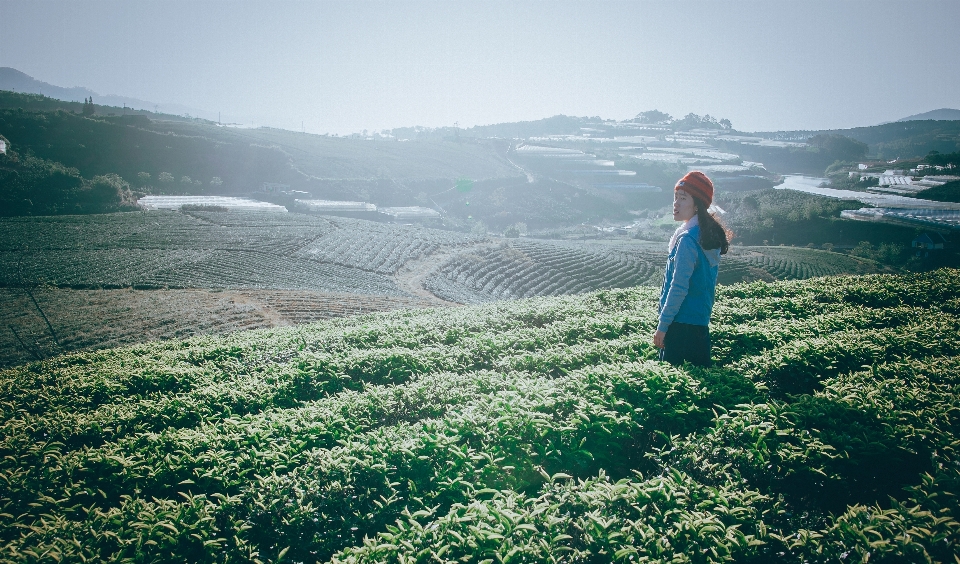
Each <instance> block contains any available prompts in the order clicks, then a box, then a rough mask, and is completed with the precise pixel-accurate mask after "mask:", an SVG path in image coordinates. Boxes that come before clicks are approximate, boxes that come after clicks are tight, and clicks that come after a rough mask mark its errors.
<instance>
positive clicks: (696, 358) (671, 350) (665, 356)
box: [660, 321, 711, 366]
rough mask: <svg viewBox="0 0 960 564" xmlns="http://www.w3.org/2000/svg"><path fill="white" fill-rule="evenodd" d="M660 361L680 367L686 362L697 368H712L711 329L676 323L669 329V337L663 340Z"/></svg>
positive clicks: (703, 326) (704, 326)
mask: <svg viewBox="0 0 960 564" xmlns="http://www.w3.org/2000/svg"><path fill="white" fill-rule="evenodd" d="M660 360H665V361H667V362H669V363H670V364H672V365H674V366H680V365H681V364H683V363H684V362H689V363H690V364H694V365H696V366H710V365H711V361H710V329H709V328H708V327H707V326H706V325H689V324H687V323H677V322H676V321H674V322H673V323H671V324H670V327H669V328H667V336H666V337H664V339H663V348H662V349H660Z"/></svg>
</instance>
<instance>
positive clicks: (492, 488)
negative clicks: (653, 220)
mask: <svg viewBox="0 0 960 564" xmlns="http://www.w3.org/2000/svg"><path fill="white" fill-rule="evenodd" d="M656 297H657V291H656V288H650V287H646V288H644V287H636V288H629V289H618V290H604V291H600V292H595V293H587V294H583V295H578V296H564V297H553V298H535V299H531V300H516V301H510V302H499V303H496V304H490V305H484V306H473V307H459V308H445V309H421V310H405V311H396V312H389V313H382V314H370V315H362V316H357V317H351V318H342V319H335V320H329V321H323V322H319V323H317V324H311V325H304V326H299V327H286V328H277V329H271V330H260V331H250V332H240V333H234V334H231V335H226V336H203V337H195V338H191V339H187V340H174V341H167V342H158V343H149V344H141V345H135V346H131V347H128V348H122V349H112V350H107V351H98V352H87V353H81V354H73V355H67V356H62V357H57V358H52V359H49V360H46V361H43V362H34V363H30V364H27V365H24V366H21V367H17V368H14V369H10V370H4V371H0V416H2V419H0V561H4V562H15V563H37V562H121V561H135V562H191V563H211V564H212V563H223V562H249V563H254V562H279V561H290V562H331V563H356V564H359V563H381V562H450V563H453V562H472V563H476V564H480V563H489V562H536V563H540V562H556V563H571V564H572V563H584V562H598V563H599V562H702V563H714V562H717V563H719V562H752V563H760V562H779V563H791V564H794V563H795V564H801V563H808V562H815V563H827V562H890V563H892V562H897V563H899V562H911V563H913V562H922V563H932V562H940V563H948V562H956V555H957V547H958V546H960V501H958V500H960V496H958V494H960V361H958V355H960V317H958V315H960V271H957V270H941V271H937V272H932V273H927V274H923V275H910V276H886V275H884V276H878V275H873V276H863V277H837V278H816V279H812V280H807V281H788V282H776V283H771V284H768V283H763V282H757V283H752V284H748V285H734V286H727V287H722V288H721V289H720V290H719V292H718V300H717V306H716V310H715V324H714V327H713V331H712V336H713V340H714V344H715V349H714V358H715V360H716V361H717V363H718V366H716V367H713V368H709V369H701V368H695V367H689V366H688V367H680V368H674V367H671V366H669V365H666V364H663V363H659V362H655V361H652V360H650V359H651V358H652V357H653V356H654V355H655V352H656V351H655V350H654V348H653V346H652V345H651V343H650V340H651V339H650V337H651V333H652V332H653V330H654V328H655V326H656V314H655V313H654V304H655V302H656Z"/></svg>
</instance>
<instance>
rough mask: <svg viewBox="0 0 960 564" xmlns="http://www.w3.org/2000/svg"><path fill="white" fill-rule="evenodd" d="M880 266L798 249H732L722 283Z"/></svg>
mask: <svg viewBox="0 0 960 564" xmlns="http://www.w3.org/2000/svg"><path fill="white" fill-rule="evenodd" d="M878 270H880V266H879V265H878V264H877V263H876V262H874V261H872V260H867V259H862V258H859V257H855V256H850V255H844V254H840V253H832V252H827V251H821V250H818V249H806V248H794V247H732V248H731V250H730V253H729V254H728V255H727V256H725V257H724V258H723V260H722V261H721V268H720V274H719V276H718V281H719V283H720V284H735V283H737V282H750V281H753V280H764V281H768V282H770V281H774V280H806V279H807V278H814V277H816V276H837V275H840V274H869V273H875V272H877V271H878Z"/></svg>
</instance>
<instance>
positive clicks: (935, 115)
mask: <svg viewBox="0 0 960 564" xmlns="http://www.w3.org/2000/svg"><path fill="white" fill-rule="evenodd" d="M926 119H936V120H948V121H958V120H960V110H955V109H953V108H940V109H939V110H930V111H929V112H923V113H922V114H915V115H912V116H907V117H905V118H900V119H898V120H897V121H919V120H926Z"/></svg>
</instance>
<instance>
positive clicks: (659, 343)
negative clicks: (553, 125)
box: [653, 331, 667, 349]
mask: <svg viewBox="0 0 960 564" xmlns="http://www.w3.org/2000/svg"><path fill="white" fill-rule="evenodd" d="M666 336H667V334H666V333H664V332H663V331H657V332H656V333H654V334H653V346H655V347H657V348H658V349H662V348H663V339H664V338H665V337H666Z"/></svg>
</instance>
